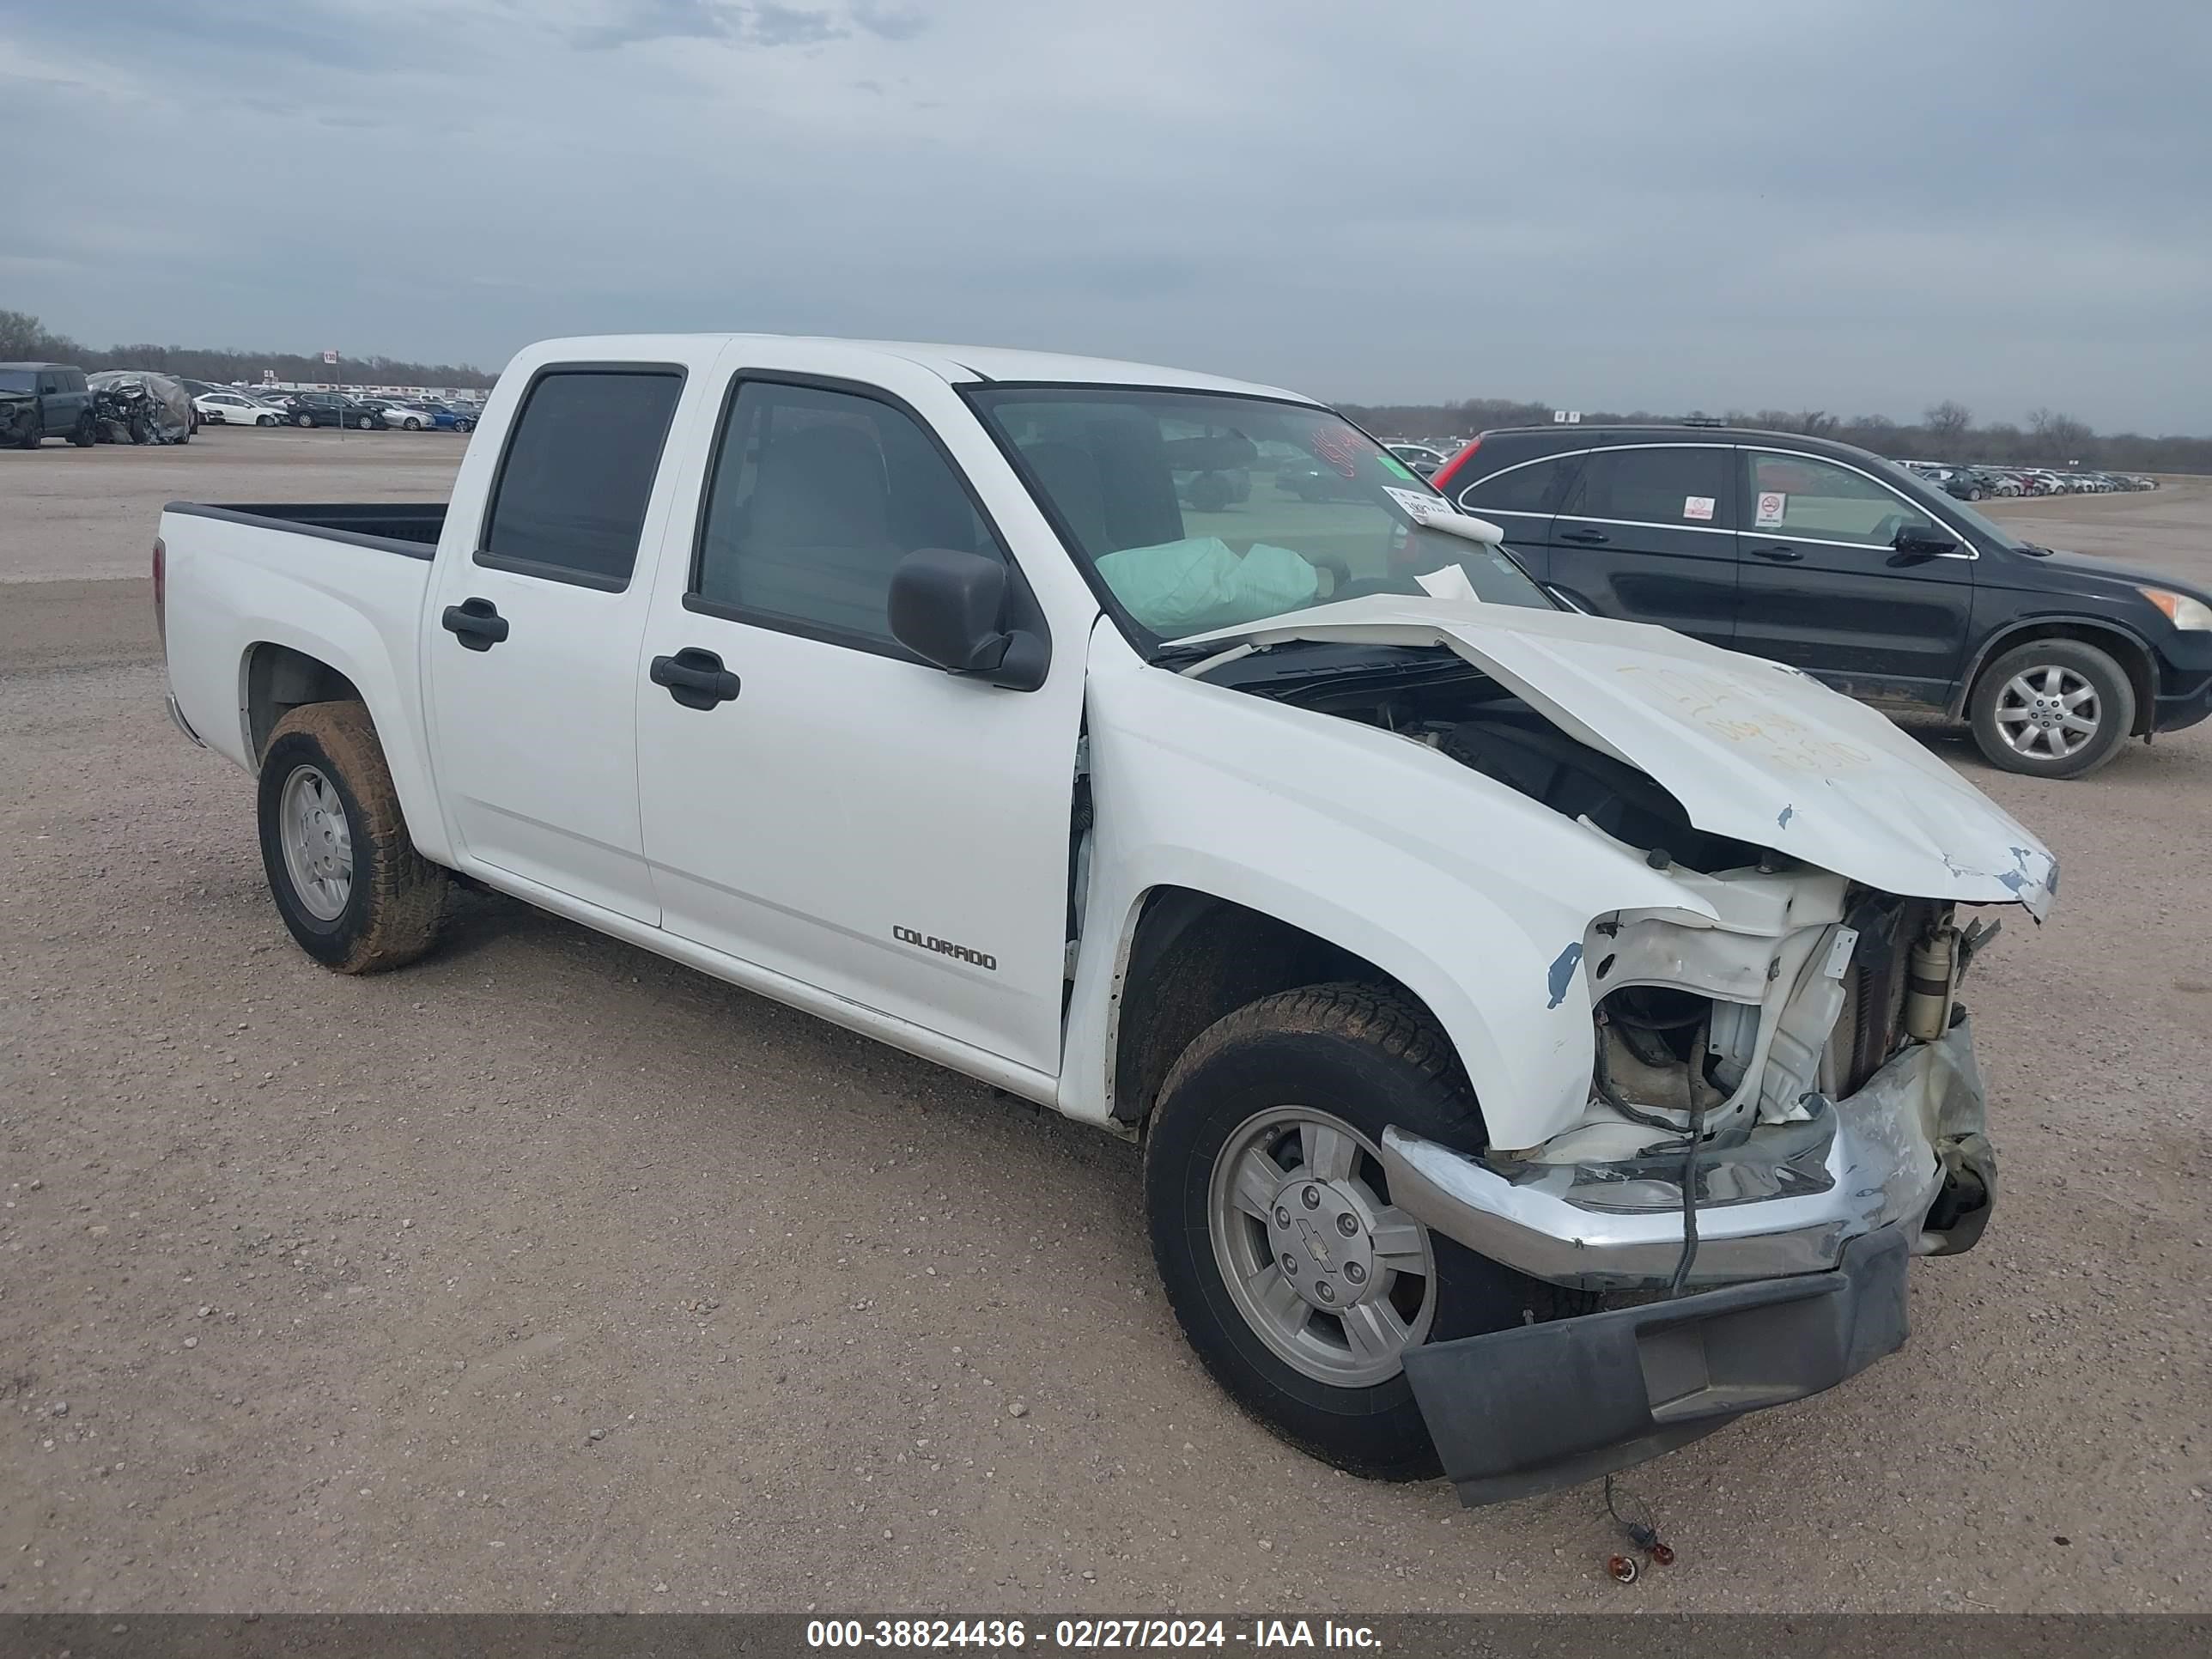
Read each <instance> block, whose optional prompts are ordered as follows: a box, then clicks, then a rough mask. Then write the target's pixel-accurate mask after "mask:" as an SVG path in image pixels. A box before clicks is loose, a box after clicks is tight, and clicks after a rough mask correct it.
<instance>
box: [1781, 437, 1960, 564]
mask: <svg viewBox="0 0 2212 1659" xmlns="http://www.w3.org/2000/svg"><path fill="white" fill-rule="evenodd" d="M1746 454H1747V459H1748V460H1749V462H1750V471H1751V501H1750V509H1751V523H1750V526H1749V528H1750V529H1751V530H1752V531H1753V532H1755V533H1764V534H1768V535H1774V536H1805V537H1809V538H1813V539H1814V540H1818V541H1831V542H1856V543H1859V544H1863V545H1864V546H1867V547H1887V546H1888V545H1890V544H1891V543H1892V541H1893V540H1894V539H1895V538H1896V535H1897V532H1899V530H1902V529H1904V528H1905V527H1906V526H1912V527H1914V528H1921V527H1926V526H1933V525H1934V523H1935V520H1933V519H1931V518H1930V517H1929V515H1928V514H1927V513H1923V512H1922V511H1921V510H1920V509H1919V508H1918V507H1915V506H1913V505H1912V504H1911V502H1909V501H1905V499H1904V498H1903V497H1902V496H1900V495H1898V494H1897V493H1896V492H1895V491H1894V490H1893V489H1889V488H1888V487H1887V485H1885V484H1880V483H1875V481H1874V480H1873V479H1872V478H1869V477H1865V476H1864V475H1863V474H1862V473H1857V472H1854V471H1851V470H1850V468H1849V467H1844V466H1838V465H1835V464H1834V463H1833V462H1832V461H1816V460H1814V459H1812V457H1810V456H1808V455H1777V454H1773V453H1769V452H1767V451H1765V450H1757V449H1754V450H1749V451H1747V452H1746Z"/></svg>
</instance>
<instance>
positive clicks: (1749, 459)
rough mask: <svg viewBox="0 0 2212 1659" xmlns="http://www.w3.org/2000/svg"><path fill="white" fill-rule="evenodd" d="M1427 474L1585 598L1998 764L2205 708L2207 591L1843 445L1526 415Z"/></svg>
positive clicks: (2059, 764) (2055, 758)
mask: <svg viewBox="0 0 2212 1659" xmlns="http://www.w3.org/2000/svg"><path fill="white" fill-rule="evenodd" d="M1435 482H1436V484H1437V488H1438V489H1441V490H1443V493H1444V494H1445V495H1447V496H1448V497H1449V499H1450V500H1451V501H1452V502H1453V504H1454V505H1455V506H1456V507H1459V508H1460V510H1461V511H1462V512H1465V513H1473V514H1474V515H1476V516H1478V517H1480V518H1484V519H1489V520H1495V521H1496V522H1498V523H1499V524H1501V525H1504V526H1506V527H1507V530H1508V533H1509V536H1510V539H1511V541H1512V544H1513V545H1514V547H1515V548H1516V550H1518V551H1519V552H1520V553H1521V555H1522V558H1523V560H1524V561H1525V562H1527V563H1528V566H1529V568H1530V569H1531V570H1533V571H1534V573H1535V574H1536V575H1537V576H1538V577H1539V578H1541V580H1544V581H1546V582H1547V583H1549V584H1551V585H1552V586H1553V587H1554V588H1555V589H1557V590H1558V591H1559V592H1562V593H1563V594H1565V596H1566V598H1567V599H1569V600H1570V601H1571V603H1573V604H1575V605H1578V606H1580V607H1582V608H1583V609H1584V610H1587V611H1594V612H1595V613H1596V614H1598V615H1600V616H1607V617H1623V618H1626V619H1627V620H1630V621H1634V622H1648V623H1662V624H1663V625H1664V626H1666V627H1668V628H1673V629H1679V630H1680V631H1681V632H1683V633H1686V634H1688V635H1692V636H1693V637H1695V638H1698V639H1701V640H1705V641H1708V642H1709V643H1711V644H1714V645H1722V646H1728V647H1732V648H1734V649H1735V650H1738V651H1747V652H1750V653H1753V654H1755V655H1758V656H1762V657H1768V658H1771V659H1774V660H1775V661H1777V662H1781V663H1785V664H1788V665H1790V666H1792V667H1795V668H1797V669H1801V670H1802V671H1804V672H1806V673H1808V674H1812V675H1814V676H1815V677H1816V678H1820V679H1821V680H1824V681H1826V683H1827V684H1830V685H1832V686H1833V687H1835V688H1836V689H1837V690H1841V691H1845V692H1848V693H1850V695H1852V696H1857V697H1863V698H1864V699H1866V700H1867V701H1869V702H1876V703H1881V704H1885V705H1896V706H1905V707H1911V708H1936V709H1941V710H1942V711H1944V712H1946V713H1948V714H1950V715H1951V716H1953V717H1954V719H1955V718H1965V719H1966V720H1971V721H1972V725H1973V730H1974V737H1975V739H1976V741H1977V742H1978V744H1979V745H1980V747H1981V750H1982V752H1983V754H1984V755H1985V756H1987V757H1989V759H1990V762H1991V763H1993V764H1995V765H1997V766H2000V767H2002V768H2003V769H2006V770H2008V771H2013V772H2024V773H2028V774H2031V775H2039V776H2043V777H2056V778H2072V777H2080V776H2082V775H2085V774H2087V773H2089V772H2092V771H2094V770H2095V769H2097V768H2098V767H2100V766H2101V765H2103V764H2104V763H2106V761H2108V760H2110V759H2111V758H2112V756H2113V755H2114V754H2115V753H2117V752H2118V749H2119V747H2120V745H2121V744H2123V743H2124V742H2126V741H2127V739H2128V738H2130V736H2139V737H2144V738H2148V736H2149V735H2150V734H2151V733H2153V732H2170V731H2176V730H2179V728H2181V727H2183V726H2193V725H2195V724H2196V723H2197V721H2199V720H2203V719H2204V718H2205V716H2206V715H2207V714H2212V594H2207V593H2205V592H2200V591H2199V590H2197V589H2196V588H2193V587H2190V586H2185V585H2184V584H2181V583H2179V582H2176V581H2174V580H2172V579H2171V578H2169V577H2166V576H2161V575H2156V574H2151V573H2149V572H2143V571H2132V570H2129V569H2127V568H2124V567H2122V566H2116V565H2114V564H2112V563H2111V562H2107V561H2106V560H2104V559H2093V560H2092V559H2080V558H2073V557H2069V556H2066V555H2064V554H2055V553H2053V552H2051V550H2049V549H2048V548H2045V547H2040V546H2038V545H2037V544H2034V543H2033V542H2030V541H2027V540H2026V539H2025V538H2022V537H2021V536H2020V535H2018V534H2016V533H2015V532H2014V531H2013V530H2011V529H2009V528H2007V527H2005V526H2001V525H1999V524H1996V523H1995V522H1993V521H1992V520H1989V519H1987V518H1984V517H1983V516H1982V515H1981V514H1980V513H1977V512H1976V511H1975V510H1974V509H1973V508H1972V507H1970V506H1968V505H1967V504H1966V502H1964V501H1960V500H1956V499H1954V497H1953V496H1952V495H1949V494H1947V493H1946V491H1945V490H1944V489H1941V488H1938V487H1937V486H1936V485H1935V484H1932V483H1929V481H1928V480H1927V479H1926V478H1923V477H1921V476H1920V475H1919V474H1917V473H1916V472H1915V471H1912V470H1911V469H1910V468H1907V467H1904V466H1899V465H1896V464H1894V463H1893V462H1890V461H1886V460H1884V459H1881V457H1880V456H1877V455H1875V454H1872V453H1869V452H1868V451H1866V450H1863V449H1858V448H1856V447H1853V446H1851V445H1849V444H1842V443H1836V442H1832V441H1828V440H1826V439H1820V438H1808V437H1804V436H1802V435H1792V434H1786V433H1776V432H1758V431H1751V430H1745V429H1740V428H1686V427H1679V426H1637V427H1630V426H1617V427H1590V426H1583V427H1577V428H1553V427H1528V428H1516V429H1512V430H1507V431H1500V432H1491V433H1486V434H1484V435H1482V437H1480V439H1479V440H1477V441H1476V442H1475V444H1474V446H1473V447H1470V448H1469V449H1468V450H1466V451H1464V452H1462V453H1461V455H1460V456H1459V457H1458V459H1456V460H1455V461H1454V463H1453V464H1452V465H1451V466H1450V467H1449V468H1447V469H1446V470H1445V471H1443V472H1442V473H1439V474H1438V475H1437V478H1436V480H1435Z"/></svg>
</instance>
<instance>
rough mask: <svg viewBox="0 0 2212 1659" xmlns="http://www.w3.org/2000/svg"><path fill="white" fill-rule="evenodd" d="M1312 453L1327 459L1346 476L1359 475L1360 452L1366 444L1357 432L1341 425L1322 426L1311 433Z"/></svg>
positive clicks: (1354, 476)
mask: <svg viewBox="0 0 2212 1659" xmlns="http://www.w3.org/2000/svg"><path fill="white" fill-rule="evenodd" d="M1312 443H1313V453H1315V454H1316V455H1318V456H1320V457H1321V458H1322V459H1323V460H1324V461H1327V462H1328V464H1329V465H1331V466H1333V467H1334V468H1335V469H1336V470H1337V471H1339V472H1340V473H1342V474H1343V475H1344V476H1345V477H1347V478H1356V477H1358V476H1359V456H1360V452H1361V451H1363V450H1364V449H1365V448H1366V447H1368V446H1367V445H1366V444H1365V443H1364V442H1363V441H1361V439H1360V436H1359V435H1358V433H1357V432H1349V431H1346V429H1345V428H1342V427H1324V428H1322V430H1320V431H1319V432H1316V433H1315V434H1314V435H1313V439H1312Z"/></svg>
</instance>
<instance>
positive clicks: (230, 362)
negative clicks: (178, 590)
mask: <svg viewBox="0 0 2212 1659" xmlns="http://www.w3.org/2000/svg"><path fill="white" fill-rule="evenodd" d="M8 361H12V362H26V361H28V362H60V363H75V364H76V365H77V366H78V367H80V368H89V369H98V368H152V369H160V370H161V371H163V372H165V373H167V374H188V375H191V377H192V378H193V379H195V380H216V381H230V380H259V379H260V378H261V371H262V370H263V369H264V368H266V369H272V370H274V371H275V372H276V378H277V379H278V380H311V381H312V380H328V379H331V378H333V377H332V376H331V374H329V373H328V372H327V371H326V369H325V365H324V363H323V360H322V357H321V356H320V355H319V354H308V353H301V352H284V351H212V350H205V349H193V348H190V347H185V346H162V345H116V346H109V347H107V348H106V349H105V350H102V349H96V348H94V347H91V346H87V345H82V344H80V343H77V342H76V341H75V340H72V339H70V338H69V337H67V336H65V335H60V334H54V333H50V332H49V331H47V330H46V328H45V327H43V326H42V325H40V321H39V319H37V318H36V317H33V316H31V315H30V314H29V313H26V312H21V311H4V310H0V362H8ZM344 371H345V377H346V378H353V379H357V380H364V381H370V382H374V383H376V384H379V385H387V386H489V385H490V384H491V383H492V381H493V380H494V379H495V378H496V377H495V375H493V374H489V373H487V372H486V371H485V370H483V369H480V368H471V367H469V366H468V365H466V364H463V363H416V362H405V361H403V360H401V359H399V358H395V357H363V358H359V359H352V360H349V361H348V362H346V363H345V365H344ZM1342 407H1343V408H1344V410H1346V413H1348V414H1350V415H1351V416H1352V418H1353V419H1355V420H1357V421H1358V422H1360V424H1361V425H1363V426H1364V427H1366V428H1369V429H1370V431H1373V432H1376V433H1378V434H1380V435H1382V436H1383V437H1386V438H1391V439H1397V438H1412V439H1417V440H1435V439H1440V438H1443V437H1447V436H1451V435H1462V436H1464V435H1470V434H1473V433H1476V432H1482V431H1486V430H1488V429H1489V428H1492V427H1501V426H1532V425H1542V424H1544V423H1546V422H1549V421H1550V420H1551V418H1552V410H1553V407H1554V405H1553V404H1546V403H1534V402H1517V401H1516V400H1514V399H1511V398H1468V399H1466V400H1465V401H1464V402H1461V403H1453V404H1344V405H1342ZM1683 418H1685V417H1684V416H1681V415H1679V414H1674V415H1658V414H1653V413H1652V412H1651V411H1650V410H1641V409H1639V410H1630V411H1628V412H1626V413H1613V412H1608V411H1595V412H1590V413H1587V414H1585V415H1584V416H1583V419H1584V420H1586V421H1662V422H1673V421H1678V420H1680V419H1683ZM1688 418H1691V419H1702V418H1717V419H1720V420H1724V421H1726V422H1728V423H1729V425H1731V426H1752V427H1759V428H1763V429H1764V430H1766V431H1769V432H1802V433H1808V434H1810V435H1814V436H1817V437H1823V438H1836V439H1839V440H1841V441H1843V442H1844V443H1851V444H1857V445H1859V446H1860V447H1862V448H1865V449H1871V450H1873V451H1875V453H1877V454H1881V455H1893V456H1896V457H1898V458H1899V459H1913V460H1930V461H1987V462H1991V463H1993V464H1996V465H2008V464H2011V465H2036V466H2067V465H2081V466H2089V467H2100V466H2109V467H2121V468H2130V469H2134V470H2136V471H2144V472H2212V438H2187V437H2160V438H2151V437H2145V436H2143V435H2142V434H2140V433H2134V432H2120V433H2106V434H2100V433H2098V432H2097V431H2095V430H2094V429H2093V428H2091V427H2090V426H2089V425H2088V423H2087V422H2084V421H2080V420H2076V419H2075V417H2074V416H2070V415H2067V414H2063V413H2062V412H2060V411H2058V410H2051V409H2038V410H2033V411H2031V412H2030V414H2029V415H2028V416H2027V422H2026V423H2025V424H2024V425H2015V423H2013V422H2009V421H1998V422H1992V423H1990V425H1987V426H1977V425H1975V424H1974V417H1973V411H1972V410H1969V409H1968V408H1967V407H1966V405H1965V404H1960V403H1957V402H1954V401H1953V400H1951V399H1949V398H1946V399H1945V400H1944V401H1942V403H1939V404H1931V405H1929V408H1927V409H1926V410H1923V411H1922V413H1921V416H1920V419H1919V420H1918V421H1917V422H1900V421H1893V420H1892V419H1890V418H1889V416H1886V415H1854V416H1849V417H1848V418H1846V417H1844V416H1838V415H1833V414H1831V413H1830V412H1829V411H1827V410H1822V409H1802V410H1786V409H1760V410H1742V409H1731V410H1725V411H1723V412H1721V413H1720V414H1718V415H1717V416H1711V417H1708V416H1707V415H1706V411H1705V410H1690V411H1688Z"/></svg>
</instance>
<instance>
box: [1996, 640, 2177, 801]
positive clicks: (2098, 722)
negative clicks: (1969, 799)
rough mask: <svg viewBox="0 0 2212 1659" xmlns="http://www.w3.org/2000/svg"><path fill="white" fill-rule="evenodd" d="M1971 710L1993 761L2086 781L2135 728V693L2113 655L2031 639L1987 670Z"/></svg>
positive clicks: (2040, 774)
mask: <svg viewBox="0 0 2212 1659" xmlns="http://www.w3.org/2000/svg"><path fill="white" fill-rule="evenodd" d="M1968 712H1969V713H1970V714H1971V715H1972V719H1973V725H1974V740H1975V742H1976V743H1977V744H1979V745H1980V746H1981V750H1982V753H1983V754H1984V755H1985V756H1987V757H1989V759H1990V763H1991V764H1993V765H1996V766H1999V767H2002V768H2003V769H2004V770H2006V771H2008V772H2021V773H2025V774H2027V775H2029V776H2031V777H2043V778H2079V777H2086V776H2087V775H2089V774H2090V773H2092V772H2093V771H2095V770H2096V769H2098V768H2099V767H2100V766H2102V765H2104V764H2105V763H2106V762H2107V761H2109V760H2111V759H2112V757H2113V756H2114V755H2116V754H2118V752H2119V748H2120V745H2121V744H2123V743H2125V742H2126V741H2127V739H2128V734H2129V733H2130V732H2132V731H2133V730H2134V729H2135V723H2136V693H2135V687H2134V685H2133V684H2131V683H2130V681H2129V679H2128V677H2127V672H2126V671H2125V670H2124V669H2123V668H2122V667H2121V666H2120V665H2119V664H2118V662H2116V661H2114V660H2113V659H2112V656H2111V655H2110V654H2109V653H2106V652H2104V651H2100V650H2099V649H2098V648H2097V647H2095V646H2093V645H2085V644H2083V643H2082V642H2081V641H2079V640H2067V639H2049V640H2033V641H2029V642H2028V643H2027V644H2026V645H2023V646H2020V647H2016V648H2015V649H2013V650H2010V651H2008V652H2006V653H2004V654H2003V655H2002V656H2001V657H1999V658H1998V659H1996V661H1995V662H1993V663H1991V664H1990V665H1989V666H1987V667H1986V668H1984V669H1983V671H1982V674H1981V678H1979V679H1978V680H1977V681H1976V682H1975V684H1974V692H1973V696H1972V699H1971V701H1970V703H1969V708H1968Z"/></svg>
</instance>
